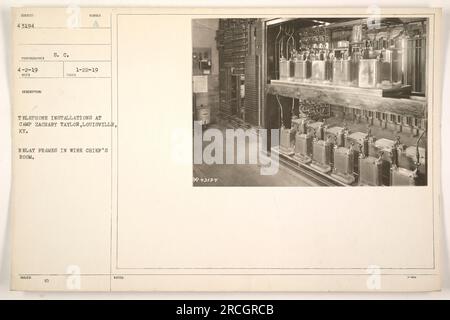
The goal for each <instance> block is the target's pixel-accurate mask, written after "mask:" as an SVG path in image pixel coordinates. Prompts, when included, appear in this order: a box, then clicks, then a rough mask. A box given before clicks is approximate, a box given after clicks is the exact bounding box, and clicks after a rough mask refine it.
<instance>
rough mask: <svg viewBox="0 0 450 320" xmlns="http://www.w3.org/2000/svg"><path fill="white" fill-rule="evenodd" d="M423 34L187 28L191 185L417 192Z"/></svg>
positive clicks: (363, 28) (379, 26)
mask: <svg viewBox="0 0 450 320" xmlns="http://www.w3.org/2000/svg"><path fill="white" fill-rule="evenodd" d="M428 29H429V23H428V19H427V18H420V17H399V16H396V17H388V16H386V17H384V16H381V15H374V16H369V17H348V18H346V17H339V18H334V17H333V18H330V17H316V18H312V17H311V18H310V17H299V18H267V19H264V18H245V19H243V18H240V19H237V18H221V19H193V20H192V106H193V108H192V117H193V126H192V130H193V185H194V186H424V185H427V149H428V143H430V141H429V139H428V134H427V114H428V108H429V106H428V103H427V99H428V95H429V92H428V91H429V90H427V88H428V83H427V63H428V55H429V53H428V52H429V47H428V45H429V44H428V42H427V33H428V32H429V30H428ZM430 92H431V91H430Z"/></svg>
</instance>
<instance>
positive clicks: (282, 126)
mask: <svg viewBox="0 0 450 320" xmlns="http://www.w3.org/2000/svg"><path fill="white" fill-rule="evenodd" d="M275 97H276V98H277V101H278V106H279V107H280V118H281V128H284V117H283V105H282V104H281V102H280V98H278V95H277V94H276V95H275Z"/></svg>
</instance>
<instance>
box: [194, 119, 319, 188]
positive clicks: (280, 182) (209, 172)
mask: <svg viewBox="0 0 450 320" xmlns="http://www.w3.org/2000/svg"><path fill="white" fill-rule="evenodd" d="M210 128H217V129H219V130H221V131H222V132H224V130H225V128H223V127H221V126H220V125H217V124H215V125H211V126H210ZM209 143H210V142H204V143H203V148H205V147H206V146H207V145H209ZM224 145H225V144H224ZM249 147H250V143H249V141H246V153H247V152H248V149H249ZM252 147H253V146H252ZM235 152H236V150H235ZM225 156H226V152H225V150H224V158H225ZM260 169H261V165H259V164H211V165H209V164H194V165H193V178H194V180H193V181H194V182H193V185H194V186H313V185H315V184H314V183H313V182H312V181H310V180H308V179H307V178H306V177H303V176H302V175H300V174H299V173H297V172H295V171H293V170H291V169H289V168H287V167H285V166H283V164H281V163H280V164H279V169H278V172H277V173H276V174H274V175H269V176H266V175H261V172H260ZM201 178H207V179H208V178H210V179H209V180H208V181H207V182H201V181H200V179H201ZM216 179H217V181H215V180H216ZM210 180H212V181H210Z"/></svg>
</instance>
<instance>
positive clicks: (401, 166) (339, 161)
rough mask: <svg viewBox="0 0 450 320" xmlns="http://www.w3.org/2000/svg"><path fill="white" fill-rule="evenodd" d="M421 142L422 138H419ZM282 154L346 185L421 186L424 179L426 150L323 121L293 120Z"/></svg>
mask: <svg viewBox="0 0 450 320" xmlns="http://www.w3.org/2000/svg"><path fill="white" fill-rule="evenodd" d="M419 139H420V138H419ZM279 149H280V152H281V153H283V154H286V155H288V156H293V158H294V159H295V160H296V161H298V162H299V163H301V164H303V165H308V166H310V167H311V168H313V169H315V170H316V171H318V172H319V173H321V174H326V175H330V176H331V177H332V178H334V179H336V180H338V181H340V182H341V183H343V184H347V185H354V184H359V185H369V186H382V185H392V186H401V185H406V186H407V185H419V184H423V183H424V182H423V178H424V175H425V170H426V167H425V148H422V147H418V144H417V145H416V146H406V145H404V144H402V143H401V141H400V139H399V138H397V139H396V140H395V141H394V140H390V139H385V138H382V139H376V138H375V137H373V136H372V135H371V134H370V132H369V133H363V132H350V130H348V129H347V128H344V127H339V126H334V127H328V126H327V125H326V124H325V123H324V122H323V121H316V122H315V121H312V120H310V119H308V118H294V119H293V120H292V126H291V128H289V129H288V128H281V132H280V146H279Z"/></svg>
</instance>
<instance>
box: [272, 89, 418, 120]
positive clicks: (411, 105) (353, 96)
mask: <svg viewBox="0 0 450 320" xmlns="http://www.w3.org/2000/svg"><path fill="white" fill-rule="evenodd" d="M265 90H266V94H271V95H280V96H284V97H290V98H296V99H309V100H313V101H317V102H322V103H327V104H332V105H341V106H344V107H352V108H360V109H365V110H369V111H375V112H386V113H394V114H398V115H405V116H412V117H417V118H423V117H425V116H426V110H427V102H426V101H425V100H416V99H409V98H407V99H405V98H392V97H386V95H395V94H398V93H400V94H401V93H402V92H403V91H407V90H409V88H407V87H401V88H389V89H365V88H358V87H350V86H338V85H333V84H322V83H312V82H294V81H287V80H272V81H271V83H270V84H267V85H266V88H265Z"/></svg>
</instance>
